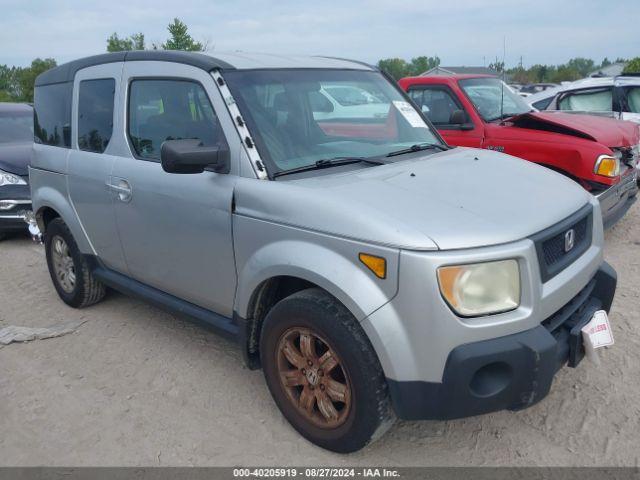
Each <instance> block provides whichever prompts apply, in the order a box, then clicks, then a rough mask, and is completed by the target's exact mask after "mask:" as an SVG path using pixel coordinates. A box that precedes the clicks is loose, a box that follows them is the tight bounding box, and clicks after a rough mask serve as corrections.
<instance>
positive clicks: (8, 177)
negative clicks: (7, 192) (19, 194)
mask: <svg viewBox="0 0 640 480" xmlns="http://www.w3.org/2000/svg"><path fill="white" fill-rule="evenodd" d="M26 184H27V182H25V181H24V180H23V179H22V178H20V177H19V176H18V175H14V174H13V173H8V172H3V171H2V170H0V187H4V186H5V185H26Z"/></svg>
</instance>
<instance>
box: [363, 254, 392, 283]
mask: <svg viewBox="0 0 640 480" xmlns="http://www.w3.org/2000/svg"><path fill="white" fill-rule="evenodd" d="M358 258H359V259H360V261H361V262H362V263H364V264H365V265H366V266H367V268H368V269H369V270H371V271H372V272H373V274H374V275H375V276H376V277H378V278H383V279H384V278H387V261H386V260H385V259H384V258H382V257H377V256H375V255H369V254H368V253H361V254H360V255H358Z"/></svg>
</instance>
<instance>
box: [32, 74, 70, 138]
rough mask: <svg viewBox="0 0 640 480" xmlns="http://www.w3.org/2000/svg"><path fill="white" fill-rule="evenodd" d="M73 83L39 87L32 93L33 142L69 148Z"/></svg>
mask: <svg viewBox="0 0 640 480" xmlns="http://www.w3.org/2000/svg"><path fill="white" fill-rule="evenodd" d="M72 91H73V83H71V82H66V83H55V84H52V85H41V86H38V87H36V89H35V92H34V109H35V116H34V135H35V142H36V143H42V144H44V145H53V146H55V147H64V148H70V147H71V92H72Z"/></svg>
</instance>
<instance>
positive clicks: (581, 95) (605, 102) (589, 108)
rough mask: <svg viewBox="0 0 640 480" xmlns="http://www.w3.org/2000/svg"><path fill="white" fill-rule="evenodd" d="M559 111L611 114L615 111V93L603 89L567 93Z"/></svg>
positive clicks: (560, 103) (561, 100)
mask: <svg viewBox="0 0 640 480" xmlns="http://www.w3.org/2000/svg"><path fill="white" fill-rule="evenodd" d="M558 109H559V110H577V111H581V112H610V111H611V110H612V109H613V91H612V89H611V88H604V89H603V88H601V89H592V90H583V91H577V92H572V93H567V94H565V95H563V96H562V98H561V99H560V101H559V102H558Z"/></svg>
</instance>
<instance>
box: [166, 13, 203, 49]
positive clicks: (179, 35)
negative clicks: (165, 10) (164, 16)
mask: <svg viewBox="0 0 640 480" xmlns="http://www.w3.org/2000/svg"><path fill="white" fill-rule="evenodd" d="M167 30H169V33H170V34H171V37H170V38H169V39H168V40H167V41H166V42H165V43H163V44H162V45H161V47H162V49H163V50H185V51H188V52H201V51H203V50H204V49H205V46H204V45H203V44H202V43H200V42H196V41H195V40H194V39H193V37H191V35H189V33H188V31H187V30H188V29H187V25H186V24H185V23H184V22H182V21H181V20H180V19H179V18H174V19H173V22H172V23H170V24H169V26H168V27H167Z"/></svg>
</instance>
